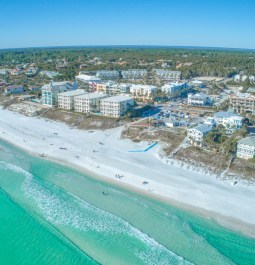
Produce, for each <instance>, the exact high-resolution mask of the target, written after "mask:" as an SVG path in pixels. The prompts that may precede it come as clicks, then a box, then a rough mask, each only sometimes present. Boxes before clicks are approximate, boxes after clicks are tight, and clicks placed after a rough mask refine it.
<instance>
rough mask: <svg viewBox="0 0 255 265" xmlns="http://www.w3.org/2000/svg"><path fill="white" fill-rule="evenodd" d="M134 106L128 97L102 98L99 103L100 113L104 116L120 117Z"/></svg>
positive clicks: (132, 100)
mask: <svg viewBox="0 0 255 265" xmlns="http://www.w3.org/2000/svg"><path fill="white" fill-rule="evenodd" d="M132 106H134V99H133V98H131V97H128V96H123V95H122V96H114V97H109V98H104V99H102V100H101V102H100V112H101V114H102V115H104V116H109V117H116V118H117V117H121V116H124V115H125V113H126V112H127V110H128V109H130V108H131V107H132Z"/></svg>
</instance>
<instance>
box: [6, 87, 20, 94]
mask: <svg viewBox="0 0 255 265" xmlns="http://www.w3.org/2000/svg"><path fill="white" fill-rule="evenodd" d="M24 91H25V89H24V87H23V86H18V85H12V86H8V87H6V88H5V89H4V93H5V94H19V93H23V92H24Z"/></svg>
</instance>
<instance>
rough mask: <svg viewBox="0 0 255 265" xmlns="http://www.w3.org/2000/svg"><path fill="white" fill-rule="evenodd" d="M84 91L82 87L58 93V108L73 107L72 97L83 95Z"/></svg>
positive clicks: (68, 108) (70, 108)
mask: <svg viewBox="0 0 255 265" xmlns="http://www.w3.org/2000/svg"><path fill="white" fill-rule="evenodd" d="M85 93H86V92H85V91H84V90H83V89H77V90H71V91H67V92H63V93H59V94H58V107H59V108H60V109H66V110H72V109H74V97H76V96H80V95H84V94H85Z"/></svg>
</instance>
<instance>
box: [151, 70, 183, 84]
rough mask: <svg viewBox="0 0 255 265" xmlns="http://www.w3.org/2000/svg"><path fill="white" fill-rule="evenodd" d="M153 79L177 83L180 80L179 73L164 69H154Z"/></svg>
mask: <svg viewBox="0 0 255 265" xmlns="http://www.w3.org/2000/svg"><path fill="white" fill-rule="evenodd" d="M153 73H154V75H155V77H157V78H158V79H160V80H165V81H178V80H180V79H181V71H170V70H166V69H154V70H153Z"/></svg>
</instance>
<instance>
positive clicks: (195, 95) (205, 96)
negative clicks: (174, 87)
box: [188, 93, 208, 99]
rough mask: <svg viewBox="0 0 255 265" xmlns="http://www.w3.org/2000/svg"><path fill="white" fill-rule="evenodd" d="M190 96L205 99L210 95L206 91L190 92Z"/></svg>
mask: <svg viewBox="0 0 255 265" xmlns="http://www.w3.org/2000/svg"><path fill="white" fill-rule="evenodd" d="M188 96H189V97H192V98H195V99H200V98H201V99H204V98H207V97H208V96H207V95H206V94H204V93H196V94H193V95H192V94H189V95H188Z"/></svg>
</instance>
